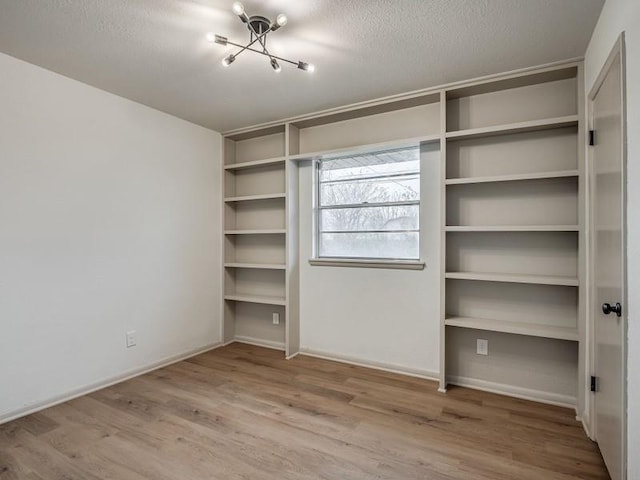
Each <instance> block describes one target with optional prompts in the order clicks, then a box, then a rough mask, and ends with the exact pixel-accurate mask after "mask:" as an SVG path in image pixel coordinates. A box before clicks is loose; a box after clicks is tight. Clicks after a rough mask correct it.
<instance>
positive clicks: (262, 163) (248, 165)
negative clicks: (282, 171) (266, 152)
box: [224, 157, 287, 170]
mask: <svg viewBox="0 0 640 480" xmlns="http://www.w3.org/2000/svg"><path fill="white" fill-rule="evenodd" d="M286 159H287V157H275V158H266V159H264V160H253V161H251V162H241V163H230V164H228V165H225V166H224V169H225V170H242V169H244V168H256V167H264V166H266V165H275V164H278V163H284V162H285V160H286Z"/></svg>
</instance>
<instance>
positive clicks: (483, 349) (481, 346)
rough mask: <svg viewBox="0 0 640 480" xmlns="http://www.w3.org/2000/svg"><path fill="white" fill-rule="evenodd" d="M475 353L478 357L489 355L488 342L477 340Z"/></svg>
mask: <svg viewBox="0 0 640 480" xmlns="http://www.w3.org/2000/svg"><path fill="white" fill-rule="evenodd" d="M476 353H477V354H478V355H489V340H483V339H482V338H478V339H477V340H476Z"/></svg>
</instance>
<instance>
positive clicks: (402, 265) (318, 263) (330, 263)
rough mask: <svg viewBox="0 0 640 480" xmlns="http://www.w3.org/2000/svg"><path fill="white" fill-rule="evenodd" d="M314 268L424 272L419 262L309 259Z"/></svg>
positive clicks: (422, 263)
mask: <svg viewBox="0 0 640 480" xmlns="http://www.w3.org/2000/svg"><path fill="white" fill-rule="evenodd" d="M309 265H313V266H315V267H358V268H394V269H399V270H424V262H421V261H420V260H374V259H371V260H369V259H364V258H363V259H356V258H310V259H309Z"/></svg>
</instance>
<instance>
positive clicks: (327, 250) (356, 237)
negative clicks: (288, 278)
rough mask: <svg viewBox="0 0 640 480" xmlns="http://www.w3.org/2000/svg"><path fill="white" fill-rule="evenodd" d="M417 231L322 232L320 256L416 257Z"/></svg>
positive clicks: (417, 249)
mask: <svg viewBox="0 0 640 480" xmlns="http://www.w3.org/2000/svg"><path fill="white" fill-rule="evenodd" d="M418 244H419V241H418V233H417V232H411V233H394V232H389V233H363V232H354V233H322V234H321V235H320V245H319V247H320V256H321V257H350V258H388V259H394V258H395V259H400V258H402V259H418V258H419V256H420V255H419V247H418Z"/></svg>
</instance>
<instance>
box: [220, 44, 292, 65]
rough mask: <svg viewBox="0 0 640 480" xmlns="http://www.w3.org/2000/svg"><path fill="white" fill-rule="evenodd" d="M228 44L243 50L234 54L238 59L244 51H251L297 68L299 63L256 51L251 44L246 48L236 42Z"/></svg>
mask: <svg viewBox="0 0 640 480" xmlns="http://www.w3.org/2000/svg"><path fill="white" fill-rule="evenodd" d="M227 43H228V44H229V45H233V46H234V47H238V48H241V49H242V50H240V51H239V52H238V53H236V54H234V55H235V56H236V57H237V56H238V55H239V54H240V53H242V52H243V51H244V50H249V51H250V52H254V53H259V54H260V55H264V56H265V57H269V58H275V59H276V60H280V61H282V62H287V63H290V64H292V65H296V66H297V65H298V63H299V62H294V61H293V60H288V59H286V58H282V57H279V56H277V55H273V54H267V53H264V52H263V51H262V50H256V49H255V48H251V47H250V46H249V45H251V44H249V45H246V46H245V45H240V44H238V43H234V42H231V41H227ZM252 43H255V42H252Z"/></svg>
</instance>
